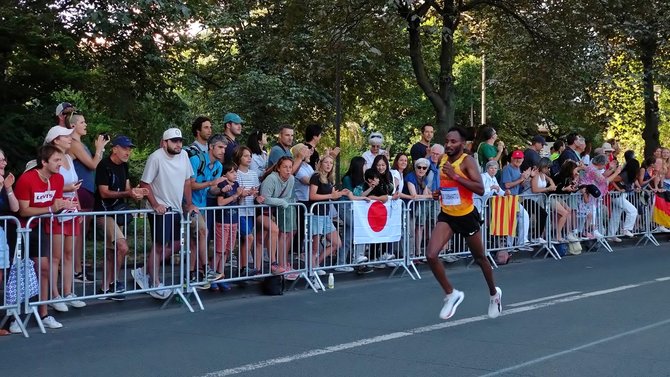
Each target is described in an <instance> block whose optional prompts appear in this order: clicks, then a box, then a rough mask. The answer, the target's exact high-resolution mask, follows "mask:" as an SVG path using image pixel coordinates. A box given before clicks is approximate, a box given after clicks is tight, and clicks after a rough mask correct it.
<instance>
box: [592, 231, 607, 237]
mask: <svg viewBox="0 0 670 377" xmlns="http://www.w3.org/2000/svg"><path fill="white" fill-rule="evenodd" d="M593 235H594V236H596V238H598V239H600V238H603V237H605V236H603V234H602V233H600V231H599V230H598V229H595V230H593Z"/></svg>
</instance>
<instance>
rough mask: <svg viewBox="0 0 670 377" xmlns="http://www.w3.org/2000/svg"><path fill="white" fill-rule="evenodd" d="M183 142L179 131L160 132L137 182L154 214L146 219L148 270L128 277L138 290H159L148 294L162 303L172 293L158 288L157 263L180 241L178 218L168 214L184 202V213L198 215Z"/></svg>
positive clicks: (136, 272)
mask: <svg viewBox="0 0 670 377" xmlns="http://www.w3.org/2000/svg"><path fill="white" fill-rule="evenodd" d="M183 142H184V138H183V136H182V133H181V130H179V129H178V128H168V129H167V130H166V131H165V132H163V139H162V142H161V147H160V148H159V149H158V150H156V151H155V152H153V153H152V154H151V155H149V158H148V159H147V162H146V165H145V166H144V173H142V178H141V183H140V187H141V188H146V189H148V191H147V200H148V203H149V206H150V207H149V208H151V209H153V210H154V211H156V215H152V216H149V224H150V225H151V229H152V236H153V237H152V238H153V246H152V248H151V253H150V254H149V257H148V259H147V263H148V265H149V266H148V270H147V271H145V268H143V267H140V268H138V269H135V270H133V271H132V272H131V274H132V275H133V278H134V279H135V282H136V283H137V285H139V286H140V288H142V289H149V288H159V289H157V290H153V291H151V292H149V294H150V295H151V296H153V297H154V298H158V299H163V300H164V299H167V298H168V297H169V296H170V293H171V292H170V291H169V290H167V289H160V288H162V287H163V283H161V281H160V279H159V277H160V276H159V263H162V261H163V260H165V258H167V257H168V256H170V255H172V253H173V252H176V251H178V250H179V248H180V244H179V242H175V240H177V241H178V240H179V224H180V216H179V214H175V213H167V212H170V211H180V209H182V201H183V203H185V204H184V206H183V209H184V212H185V213H186V214H191V213H198V214H199V213H200V212H199V211H198V208H197V207H196V206H194V205H193V202H192V200H191V199H192V198H191V177H193V168H192V167H191V163H190V161H189V159H188V154H187V153H186V151H184V150H183V149H182V145H183Z"/></svg>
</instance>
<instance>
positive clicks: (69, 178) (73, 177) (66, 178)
mask: <svg viewBox="0 0 670 377" xmlns="http://www.w3.org/2000/svg"><path fill="white" fill-rule="evenodd" d="M65 159H66V160H67V162H68V164H69V165H70V168H69V169H66V168H65V166H61V167H60V168H58V172H59V173H60V175H62V176H63V185H69V184H71V183H77V181H78V180H79V176H77V172H76V171H75V169H74V163H73V161H72V157H70V155H69V154H65ZM75 195H77V192H76V191H70V192H63V198H65V199H70V198H74V197H75Z"/></svg>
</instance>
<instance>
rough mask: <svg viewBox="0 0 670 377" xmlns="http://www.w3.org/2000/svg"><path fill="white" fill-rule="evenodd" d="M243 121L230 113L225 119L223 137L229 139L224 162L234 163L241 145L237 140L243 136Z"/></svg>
mask: <svg viewBox="0 0 670 377" xmlns="http://www.w3.org/2000/svg"><path fill="white" fill-rule="evenodd" d="M242 123H244V119H242V118H241V117H240V116H239V115H237V114H235V113H228V114H226V115H225V116H224V117H223V135H224V136H225V137H226V139H228V144H226V154H225V155H224V157H223V161H224V162H232V161H233V156H234V155H235V150H236V149H237V146H238V145H240V143H239V142H238V141H237V138H238V137H239V136H240V135H241V134H242Z"/></svg>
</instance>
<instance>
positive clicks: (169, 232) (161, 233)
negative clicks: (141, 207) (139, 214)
mask: <svg viewBox="0 0 670 377" xmlns="http://www.w3.org/2000/svg"><path fill="white" fill-rule="evenodd" d="M148 217H149V225H150V226H151V230H152V231H153V234H152V237H151V238H152V239H153V241H154V244H157V245H166V244H168V243H170V242H172V241H175V240H178V239H179V238H180V236H181V234H180V229H179V227H180V226H181V224H180V222H181V217H180V216H179V214H176V213H168V214H165V215H158V214H149V215H148Z"/></svg>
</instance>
